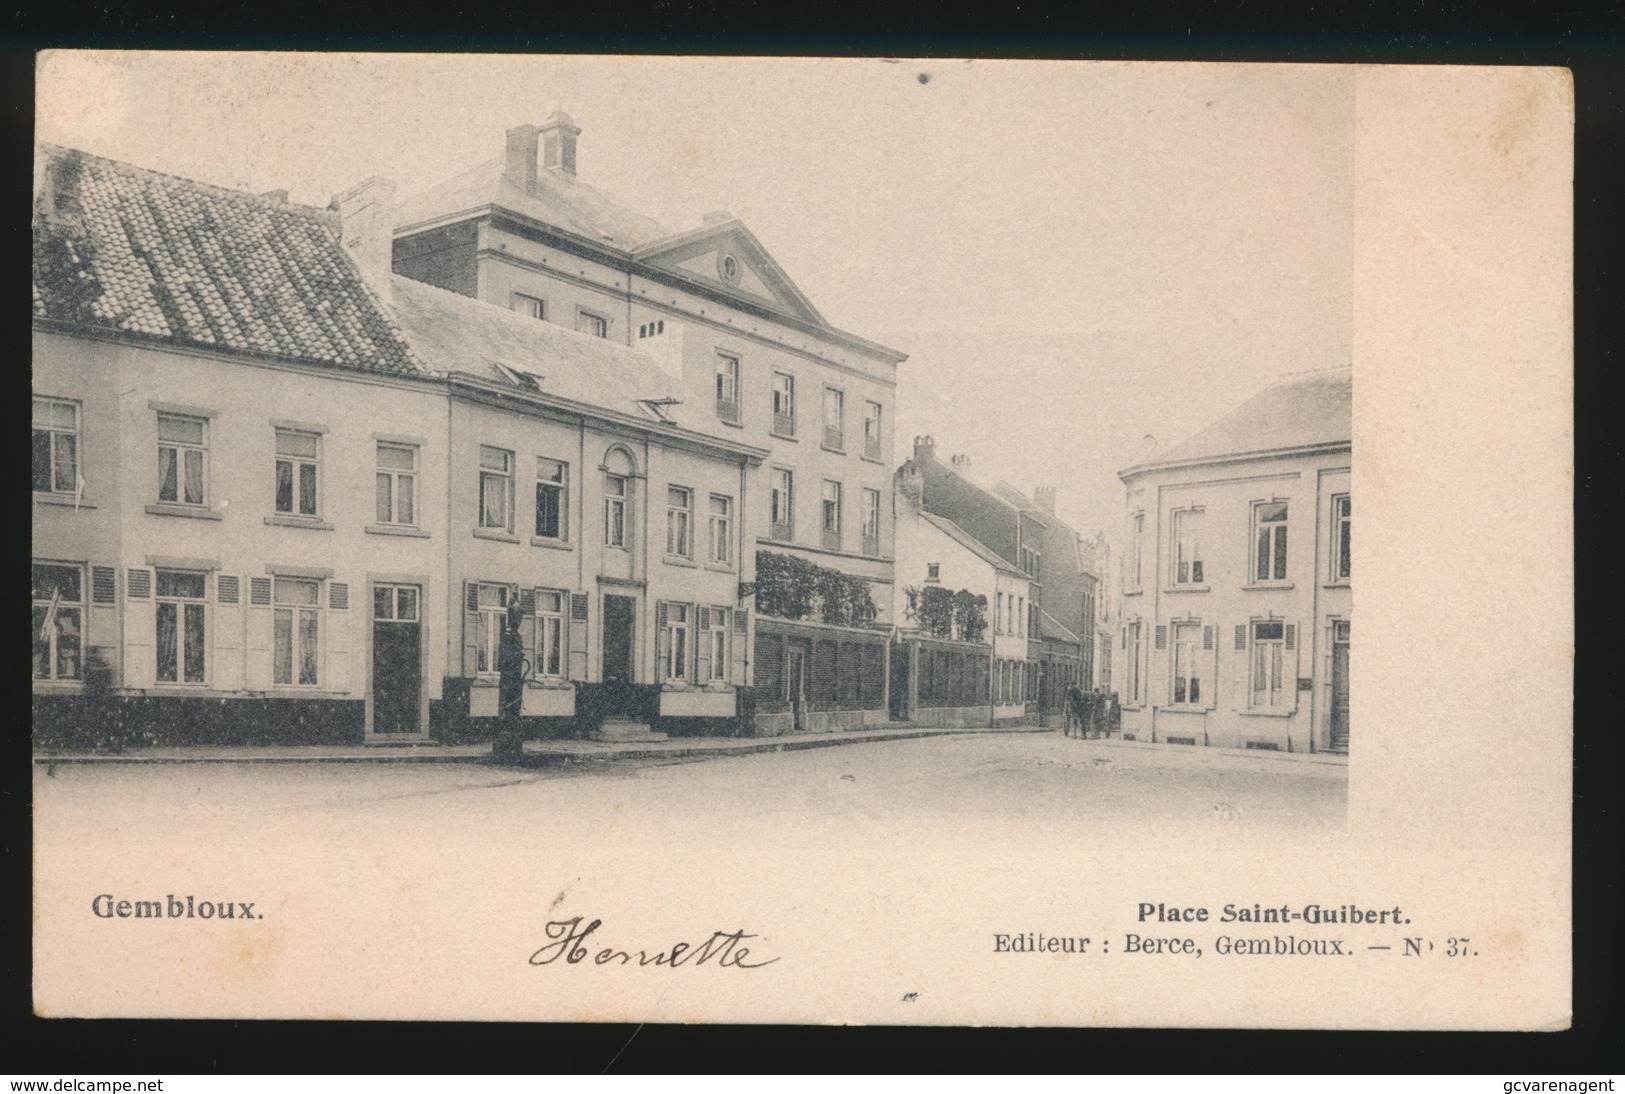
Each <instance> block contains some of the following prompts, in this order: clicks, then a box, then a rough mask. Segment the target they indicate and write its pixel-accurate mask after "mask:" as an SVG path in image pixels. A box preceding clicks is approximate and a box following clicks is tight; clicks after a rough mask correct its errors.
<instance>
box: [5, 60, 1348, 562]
mask: <svg viewBox="0 0 1625 1094" xmlns="http://www.w3.org/2000/svg"><path fill="white" fill-rule="evenodd" d="M37 87H38V99H37V101H38V118H37V127H36V132H37V135H38V138H39V139H40V140H42V141H49V142H53V143H58V144H64V145H68V146H70V147H75V148H80V149H83V150H85V151H87V152H91V153H94V154H97V155H103V156H109V157H112V158H114V159H120V160H124V161H127V162H129V163H133V164H136V165H139V166H142V167H149V168H153V169H156V170H160V171H166V172H169V173H171V174H175V175H180V176H183V177H186V178H191V179H197V180H200V181H203V182H208V183H213V184H215V185H219V186H225V187H230V188H234V189H243V190H250V191H255V192H264V191H268V190H274V189H286V190H288V191H289V195H290V199H291V200H293V201H296V202H303V203H307V204H313V205H326V204H327V202H328V200H329V199H330V198H331V196H332V195H334V194H336V193H339V192H340V191H342V190H344V189H346V188H348V187H349V186H350V185H352V184H353V183H355V182H358V181H360V180H361V179H363V178H367V177H370V176H374V175H380V176H384V177H386V178H390V179H393V180H394V181H395V182H396V183H397V185H398V186H399V193H400V196H401V197H402V198H405V197H408V196H410V195H411V194H413V193H416V192H418V191H420V190H425V189H428V188H429V187H431V186H433V185H434V184H436V183H438V182H440V181H442V180H444V179H445V178H448V177H450V176H451V175H454V174H457V173H459V172H460V171H462V170H464V169H466V168H468V167H470V166H472V165H474V164H476V163H479V162H482V161H484V160H487V159H490V158H491V157H493V156H495V155H498V154H499V153H500V152H501V150H502V145H503V134H504V133H505V131H506V130H507V129H508V128H509V127H510V126H513V125H517V124H521V123H526V122H529V123H538V122H540V121H542V120H543V119H544V118H545V117H546V116H547V115H548V114H549V113H551V112H552V111H553V110H556V109H563V110H565V111H567V112H568V113H569V114H570V116H571V117H572V118H573V119H574V121H575V123H576V124H577V125H578V126H580V127H581V130H582V133H581V137H580V142H579V151H578V174H579V176H580V178H581V179H582V180H583V181H585V182H588V183H590V184H592V185H593V186H595V187H598V188H599V189H603V190H606V191H608V192H609V193H610V194H613V195H615V196H616V197H618V198H620V199H621V200H623V201H624V202H625V203H627V204H628V205H630V206H631V207H632V208H634V209H637V210H639V211H640V212H643V213H645V214H647V215H649V216H652V217H654V218H655V219H657V220H659V221H662V222H663V223H665V224H666V226H667V227H669V228H671V229H672V230H674V231H685V230H688V229H692V228H696V227H698V226H699V225H700V223H701V217H702V216H703V214H705V213H707V212H710V211H714V210H727V211H729V212H731V213H733V214H734V215H735V216H737V217H739V218H740V219H741V220H743V221H744V222H745V224H746V225H747V226H749V228H750V229H751V230H752V231H753V232H754V233H755V234H756V236H757V238H758V239H760V240H761V242H762V243H763V245H764V246H766V247H767V249H768V250H769V251H770V252H771V253H772V254H773V256H774V258H775V259H776V260H777V261H778V263H779V265H780V266H781V267H782V268H783V269H784V270H785V271H786V272H788V274H789V275H790V277H791V278H792V280H794V281H795V282H796V284H797V285H798V286H799V287H800V288H801V290H802V291H803V292H805V293H806V294H807V296H808V297H809V298H810V299H811V300H812V301H813V303H814V305H815V306H816V307H817V308H818V309H819V310H820V311H821V312H822V313H823V315H824V316H825V318H826V319H827V320H829V321H830V322H831V323H832V324H834V325H835V326H837V327H839V328H841V329H843V330H846V331H850V332H852V333H854V334H858V335H861V336H862V337H865V338H868V339H871V340H873V341H877V342H880V343H882V344H884V345H887V346H891V347H894V348H896V349H898V350H900V351H902V352H905V353H907V354H909V359H908V360H907V361H905V362H904V363H903V364H902V365H901V366H899V368H898V393H897V402H898V409H897V413H896V438H897V444H896V449H895V453H894V454H895V456H896V458H897V460H898V461H901V460H902V459H903V458H905V457H906V456H907V455H908V454H909V448H910V445H911V443H912V440H913V438H914V437H915V436H916V435H919V434H929V435H931V436H932V437H933V438H934V439H935V440H936V442H937V450H938V453H939V455H943V454H959V453H963V454H965V455H967V456H968V457H969V458H970V461H971V465H972V467H973V468H975V469H976V470H977V473H978V474H979V476H984V477H989V478H1003V479H1006V480H1008V481H1009V482H1011V483H1012V484H1013V485H1015V486H1017V487H1018V488H1020V489H1022V490H1025V491H1028V492H1030V491H1031V489H1032V488H1033V487H1035V486H1039V485H1053V486H1055V487H1056V488H1057V491H1058V509H1059V512H1060V514H1061V516H1062V517H1063V518H1065V519H1066V520H1068V521H1069V523H1071V524H1073V526H1074V527H1076V528H1078V529H1079V530H1080V531H1082V532H1083V533H1085V534H1086V535H1087V534H1090V533H1092V532H1093V531H1095V530H1097V529H1100V530H1105V531H1106V533H1107V534H1108V536H1109V537H1110V538H1111V539H1112V540H1113V541H1114V542H1120V539H1121V534H1122V526H1123V519H1124V518H1123V509H1124V502H1123V487H1122V483H1121V481H1120V480H1119V479H1118V478H1117V472H1118V471H1119V470H1121V469H1122V468H1124V467H1128V466H1130V465H1132V464H1135V463H1138V462H1141V461H1142V460H1144V459H1145V458H1147V457H1148V456H1150V455H1152V454H1154V453H1155V451H1156V450H1157V449H1159V448H1167V447H1171V446H1172V445H1174V444H1177V443H1178V442H1179V441H1181V440H1183V439H1184V438H1185V437H1187V436H1189V435H1190V434H1192V433H1194V432H1196V431H1197V430H1199V429H1201V428H1202V427H1203V426H1205V425H1206V424H1208V423H1209V422H1211V421H1212V420H1214V419H1215V418H1217V417H1219V416H1220V415H1222V414H1224V413H1225V412H1227V411H1229V410H1230V409H1232V408H1233V407H1235V406H1237V405H1239V404H1240V403H1241V402H1243V401H1245V400H1246V399H1247V398H1248V397H1249V396H1251V395H1252V394H1253V393H1255V392H1256V391H1258V390H1259V389H1260V388H1262V387H1264V386H1265V385H1266V384H1268V383H1269V382H1270V381H1271V380H1273V379H1274V378H1275V377H1277V376H1279V375H1281V374H1282V373H1286V372H1296V371H1302V370H1305V369H1318V368H1331V367H1337V366H1343V365H1347V364H1349V363H1350V360H1351V357H1352V340H1353V332H1352V276H1353V243H1354V240H1353V198H1354V110H1355V102H1354V72H1353V69H1351V68H1347V67H1331V66H1328V67H1321V66H1307V65H1221V64H1171V63H1169V64H1144V63H1119V62H1054V61H988V60H974V61H964V60H941V59H934V60H926V61H921V60H907V59H903V60H879V59H872V60H864V59H849V60H838V61H832V60H817V59H784V58H774V59H749V58H739V59H736V58H605V57H579V56H571V57H548V56H523V57H517V56H469V55H458V54H435V55H409V54H389V55H384V54H372V55H366V54H317V53H303V54H286V53H284V54H232V53H124V52H58V53H50V54H46V55H44V56H43V57H42V59H41V61H40V65H39V69H38V73H37Z"/></svg>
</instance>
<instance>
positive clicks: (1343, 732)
mask: <svg viewBox="0 0 1625 1094" xmlns="http://www.w3.org/2000/svg"><path fill="white" fill-rule="evenodd" d="M1331 744H1332V749H1333V750H1334V751H1340V752H1347V751H1348V749H1349V624H1348V621H1347V620H1340V621H1338V622H1335V623H1333V624H1332V742H1331Z"/></svg>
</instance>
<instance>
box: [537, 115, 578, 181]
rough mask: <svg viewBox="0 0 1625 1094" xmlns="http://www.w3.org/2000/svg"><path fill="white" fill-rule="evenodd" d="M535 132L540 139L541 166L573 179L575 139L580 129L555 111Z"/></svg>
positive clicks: (574, 171)
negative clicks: (538, 134)
mask: <svg viewBox="0 0 1625 1094" xmlns="http://www.w3.org/2000/svg"><path fill="white" fill-rule="evenodd" d="M537 131H538V132H539V133H540V134H541V138H542V166H543V167H545V168H547V169H548V170H549V171H557V172H560V173H561V174H565V175H569V176H571V177H572V178H574V177H575V173H576V138H577V137H579V136H581V127H580V126H578V125H576V123H575V122H573V121H572V120H571V119H570V115H568V114H566V113H565V112H564V111H562V110H555V111H553V113H552V114H549V115H548V118H547V121H545V122H543V123H542V124H541V125H540V126H539V127H538V130H537Z"/></svg>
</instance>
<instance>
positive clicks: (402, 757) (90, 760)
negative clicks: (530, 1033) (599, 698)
mask: <svg viewBox="0 0 1625 1094" xmlns="http://www.w3.org/2000/svg"><path fill="white" fill-rule="evenodd" d="M1050 732H1053V730H1052V729H1049V728H1046V727H1042V726H1012V727H1006V728H998V729H995V728H991V727H964V728H959V727H954V728H946V727H945V728H937V729H900V730H895V731H890V732H883V733H874V734H872V735H865V736H861V737H859V736H849V735H847V734H843V733H839V732H832V733H813V734H795V735H785V736H780V737H762V738H752V739H747V740H743V741H738V742H735V741H728V742H726V743H718V744H696V745H693V746H690V747H666V748H658V747H647V746H643V747H639V746H633V747H629V748H612V749H602V750H592V751H586V750H577V749H570V748H547V747H545V746H543V747H541V748H534V749H527V750H526V752H525V754H524V756H523V757H522V758H521V759H519V760H517V761H514V760H508V761H501V762H498V761H496V760H494V759H493V758H492V756H491V749H490V746H489V745H477V746H456V745H454V746H451V747H452V748H458V747H474V748H477V749H478V751H475V752H450V751H448V750H446V749H443V748H427V749H423V750H422V751H418V750H416V749H414V750H412V751H410V752H392V751H386V748H387V746H386V747H381V748H379V749H377V751H375V752H372V753H368V754H365V755H357V754H340V755H311V756H298V755H283V756H233V755H221V754H218V753H216V754H213V755H210V754H208V753H206V752H204V753H199V754H197V755H165V756H152V755H143V754H142V753H140V752H124V753H115V754H106V755H98V754H95V753H88V752H77V753H66V754H63V755H46V754H40V753H36V754H35V755H34V757H33V762H34V764H35V765H36V766H45V767H51V766H54V765H57V764H84V765H91V766H94V765H98V764H135V765H142V764H146V765H152V764H249V765H263V764H413V763H417V764H483V765H486V766H489V767H505V768H526V767H550V766H555V765H558V764H561V763H572V762H576V763H580V762H585V761H609V760H644V759H658V758H661V757H670V758H672V759H693V758H696V757H703V756H742V755H750V754H752V753H759V752H795V751H800V750H802V749H808V748H833V747H836V746H839V745H861V744H870V743H876V744H878V743H881V742H885V741H911V740H919V739H922V738H926V737H949V736H963V735H972V734H984V733H995V734H996V733H1050ZM397 747H398V746H397Z"/></svg>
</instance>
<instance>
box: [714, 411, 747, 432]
mask: <svg viewBox="0 0 1625 1094" xmlns="http://www.w3.org/2000/svg"><path fill="white" fill-rule="evenodd" d="M717 421H718V422H720V423H721V424H723V425H726V426H731V427H733V428H734V429H744V428H745V423H744V422H742V421H740V420H739V419H738V418H724V417H723V416H722V415H720V414H718V415H717Z"/></svg>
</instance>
